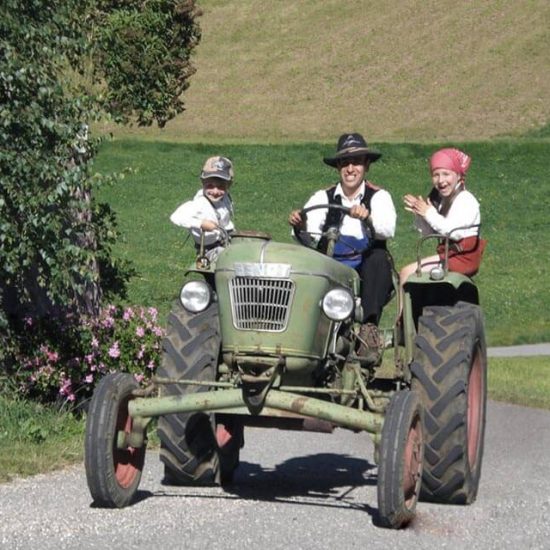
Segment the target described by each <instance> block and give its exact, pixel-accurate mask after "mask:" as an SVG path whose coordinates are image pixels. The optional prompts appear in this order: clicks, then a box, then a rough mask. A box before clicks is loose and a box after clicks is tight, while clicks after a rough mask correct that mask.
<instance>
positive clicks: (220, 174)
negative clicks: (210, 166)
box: [201, 172, 233, 181]
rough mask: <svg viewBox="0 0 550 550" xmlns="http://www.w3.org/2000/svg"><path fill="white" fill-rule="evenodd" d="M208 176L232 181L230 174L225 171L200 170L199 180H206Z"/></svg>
mask: <svg viewBox="0 0 550 550" xmlns="http://www.w3.org/2000/svg"><path fill="white" fill-rule="evenodd" d="M208 178H218V179H220V180H224V181H232V179H233V178H232V177H231V174H227V173H225V172H201V180H206V179H208Z"/></svg>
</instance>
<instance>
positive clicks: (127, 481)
mask: <svg viewBox="0 0 550 550" xmlns="http://www.w3.org/2000/svg"><path fill="white" fill-rule="evenodd" d="M128 401H129V399H124V400H123V401H121V403H120V407H119V409H118V417H117V423H116V430H115V440H114V442H113V466H114V471H115V478H116V480H117V483H118V484H119V485H120V486H121V487H123V488H125V489H127V488H128V487H130V486H131V485H132V483H134V481H135V480H136V478H137V477H138V475H139V474H140V473H141V470H142V469H143V462H144V458H145V446H143V447H140V448H135V447H128V448H126V449H118V448H117V441H116V439H117V435H118V432H119V431H123V432H125V433H127V434H129V433H130V432H131V431H132V417H131V416H130V415H129V414H128Z"/></svg>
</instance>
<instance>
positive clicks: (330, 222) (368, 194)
mask: <svg viewBox="0 0 550 550" xmlns="http://www.w3.org/2000/svg"><path fill="white" fill-rule="evenodd" d="M378 191H380V188H379V187H372V186H371V185H369V183H368V182H367V183H366V184H365V194H364V195H363V198H362V199H361V204H362V205H363V206H364V207H365V208H366V209H368V211H369V212H370V211H371V208H370V203H371V199H372V197H373V196H374V194H375V193H376V192H378ZM335 192H336V185H333V186H332V187H331V188H330V189H327V191H326V193H327V198H328V203H329V204H339V205H342V197H341V196H340V195H336V196H335ZM344 216H345V214H344V213H343V212H342V211H341V210H337V209H332V210H329V211H328V212H327V217H326V218H325V223H324V225H323V227H322V231H323V232H325V231H326V230H327V229H328V228H329V227H339V226H340V224H341V223H342V220H343V219H344ZM369 218H370V216H369ZM367 223H368V221H367ZM371 231H372V234H373V235H374V228H372V226H371ZM327 244H328V242H327V239H326V238H325V237H322V238H321V239H320V241H319V245H318V247H317V248H318V250H320V251H321V252H324V253H326V251H327ZM370 248H383V249H386V241H385V240H380V239H374V240H373V244H372V246H371V247H370ZM370 248H369V250H370Z"/></svg>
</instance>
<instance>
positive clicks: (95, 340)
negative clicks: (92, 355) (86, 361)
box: [92, 336, 99, 349]
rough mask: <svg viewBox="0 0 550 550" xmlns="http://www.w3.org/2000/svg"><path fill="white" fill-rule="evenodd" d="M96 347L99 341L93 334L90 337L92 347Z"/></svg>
mask: <svg viewBox="0 0 550 550" xmlns="http://www.w3.org/2000/svg"><path fill="white" fill-rule="evenodd" d="M98 347H99V342H98V340H97V338H96V337H95V336H94V337H93V338H92V348H95V349H97V348H98Z"/></svg>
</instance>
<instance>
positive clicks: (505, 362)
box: [488, 357, 550, 410]
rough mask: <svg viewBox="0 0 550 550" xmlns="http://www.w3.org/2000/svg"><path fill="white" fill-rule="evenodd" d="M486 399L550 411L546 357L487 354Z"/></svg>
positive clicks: (549, 363) (549, 361)
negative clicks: (492, 355)
mask: <svg viewBox="0 0 550 550" xmlns="http://www.w3.org/2000/svg"><path fill="white" fill-rule="evenodd" d="M488 388H489V398H490V399H494V400H495V401H505V402H506V403H514V404H516V405H524V406H526V407H535V408H539V409H549V410H550V357H530V358H525V357H491V358H490V359H489V371H488Z"/></svg>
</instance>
